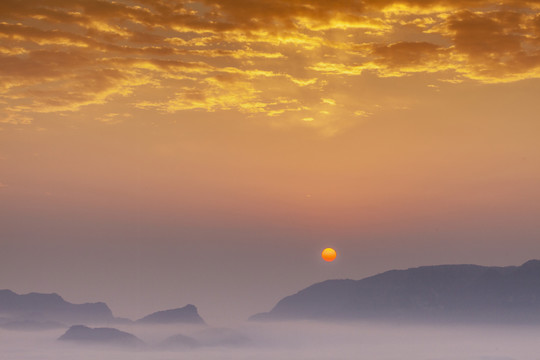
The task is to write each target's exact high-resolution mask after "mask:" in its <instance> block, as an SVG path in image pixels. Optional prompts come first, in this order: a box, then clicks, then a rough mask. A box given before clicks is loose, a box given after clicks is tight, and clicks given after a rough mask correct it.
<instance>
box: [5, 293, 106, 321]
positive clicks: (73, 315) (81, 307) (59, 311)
mask: <svg viewBox="0 0 540 360" xmlns="http://www.w3.org/2000/svg"><path fill="white" fill-rule="evenodd" d="M0 314H2V316H4V317H6V316H7V318H8V319H10V320H13V321H29V320H31V321H33V322H36V323H46V322H61V323H65V324H76V323H96V322H108V321H112V320H113V319H114V317H113V315H112V312H111V310H110V309H109V307H108V306H107V305H106V304H105V303H102V302H98V303H85V304H72V303H70V302H67V301H65V300H64V299H63V298H62V297H61V296H60V295H58V294H41V293H30V294H25V295H18V294H16V293H14V292H13V291H11V290H0Z"/></svg>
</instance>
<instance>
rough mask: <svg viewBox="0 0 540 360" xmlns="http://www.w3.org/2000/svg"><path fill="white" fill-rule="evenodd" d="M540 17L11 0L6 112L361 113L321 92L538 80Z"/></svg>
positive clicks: (459, 6)
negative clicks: (395, 80) (117, 108)
mask: <svg viewBox="0 0 540 360" xmlns="http://www.w3.org/2000/svg"><path fill="white" fill-rule="evenodd" d="M539 11H540V6H539V4H538V2H537V1H519V2H518V1H502V2H493V1H487V0H400V1H397V0H380V1H379V0H364V1H360V0H336V1H331V2H330V1H323V0H308V1H306V0H260V1H252V0H220V1H217V0H201V1H175V2H171V1H165V0H152V1H150V0H138V1H137V0H133V1H129V2H127V1H126V2H124V1H109V0H96V1H85V0H70V1H68V0H55V1H50V2H43V1H38V0H26V1H16V0H4V1H3V2H1V4H0V13H1V14H2V19H1V20H0V41H1V44H0V76H1V77H2V81H1V82H0V108H1V109H0V113H2V114H3V118H4V122H9V123H17V124H21V123H29V122H30V120H28V119H31V118H32V117H33V116H34V114H36V113H43V112H63V111H80V110H81V109H82V108H83V107H85V106H89V105H100V104H107V103H110V102H111V101H112V100H113V99H118V98H119V97H123V98H126V101H128V100H127V99H128V96H129V102H130V103H131V104H133V105H134V106H135V107H139V108H144V109H148V110H151V111H159V112H179V111H185V110H199V111H220V110H227V111H239V112H243V113H246V114H249V115H253V116H255V115H257V116H263V115H265V116H268V117H269V118H272V121H278V120H280V119H281V120H283V121H285V122H287V121H289V120H290V119H296V120H295V121H299V122H301V123H306V122H305V121H302V119H307V118H309V119H313V121H310V122H309V123H310V124H317V123H318V122H319V121H322V120H319V119H323V118H324V119H326V120H324V121H329V120H328V119H329V118H331V116H332V115H335V116H338V114H339V116H342V117H345V118H353V117H357V116H356V115H354V113H355V111H365V112H366V113H371V112H372V110H373V109H360V110H358V109H357V108H356V101H355V99H354V97H353V96H352V95H349V97H348V98H347V97H346V96H343V97H342V98H341V99H340V100H339V102H336V105H332V104H330V103H328V102H325V100H324V99H329V97H328V95H325V93H324V92H325V90H326V89H328V88H329V87H330V86H331V85H330V84H335V83H338V82H341V83H342V82H348V81H349V79H350V78H354V77H358V76H362V75H363V74H366V72H367V73H370V74H374V75H375V76H378V77H403V76H416V75H421V74H429V75H430V76H431V78H430V79H429V82H430V83H432V82H433V81H436V80H439V81H452V82H454V83H457V82H462V81H479V82H484V83H495V82H509V81H519V80H522V79H531V78H538V77H539V76H540V50H539V45H540V15H539ZM323 106H324V108H323ZM373 111H374V110H373ZM111 113H116V112H114V111H113V112H111V110H110V109H108V110H107V111H105V112H104V113H103V114H101V117H99V116H98V118H100V119H107V116H108V115H107V114H111ZM6 119H9V121H8V120H6ZM16 119H20V120H16ZM22 119H24V121H23V120H22ZM310 126H314V125H310Z"/></svg>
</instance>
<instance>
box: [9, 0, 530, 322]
mask: <svg viewBox="0 0 540 360" xmlns="http://www.w3.org/2000/svg"><path fill="white" fill-rule="evenodd" d="M539 93H540V1H538V0H520V1H508V0H502V1H483V0H444V1H443V0H399V1H398V0H363V1H360V0H334V1H323V0H319V1H316V0H304V1H299V0H286V1H285V0H258V1H255V0H220V1H216V0H201V1H187V0H176V1H165V0H163V1H162V0H152V1H150V0H138V1H127V0H126V1H124V0H118V1H109V0H107V1H105V0H96V1H84V0H69V1H66V0H47V1H41V0H40V1H38V0H25V1H17V0H4V1H2V2H1V3H0V247H1V251H0V288H8V289H11V290H13V291H15V292H18V293H28V292H32V291H35V292H47V293H51V292H57V293H59V294H60V295H62V296H63V297H64V298H65V299H66V300H68V301H71V302H76V303H79V302H90V301H105V302H106V303H107V304H108V305H109V306H110V307H111V309H112V311H113V313H114V314H115V315H116V316H123V317H129V318H139V317H142V316H144V315H146V314H148V313H150V312H153V311H157V310H164V309H168V308H174V307H181V306H184V305H185V304H187V303H192V304H195V305H196V306H197V307H198V308H199V312H200V314H201V316H202V317H203V318H205V320H206V321H207V322H209V323H214V324H219V323H225V322H229V321H243V320H245V319H246V318H247V317H248V316H250V315H252V314H254V313H257V312H262V311H268V310H270V308H271V307H272V306H273V305H274V304H275V303H276V302H277V301H278V300H279V299H281V298H282V297H284V296H286V295H289V294H292V293H295V292H297V291H299V290H301V289H302V288H304V287H306V286H309V285H311V284H313V283H315V282H318V281H323V280H326V279H333V278H352V279H360V278H363V277H366V276H370V275H374V274H376V273H379V272H382V271H386V270H390V269H396V268H397V269H399V268H408V267H415V266H421V265H433V264H442V263H452V264H454V263H475V264H481V265H499V266H504V265H519V264H521V263H523V262H525V261H527V260H529V259H532V258H540V241H539V240H540V229H539V228H538V218H540V187H539V186H538V185H539V181H540V141H539V140H540V122H539V121H538V114H539V113H540V102H539V101H538V94H539ZM326 247H333V248H335V249H336V251H337V253H338V256H337V258H336V260H335V261H334V262H331V263H326V262H325V261H323V260H322V259H321V258H320V252H321V251H322V249H324V248H326Z"/></svg>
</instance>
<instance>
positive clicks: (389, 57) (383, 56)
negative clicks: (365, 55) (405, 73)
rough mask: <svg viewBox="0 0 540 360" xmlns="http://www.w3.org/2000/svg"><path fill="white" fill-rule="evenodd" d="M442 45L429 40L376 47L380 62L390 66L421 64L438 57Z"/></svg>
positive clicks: (375, 52) (375, 51) (375, 50)
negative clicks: (428, 41)
mask: <svg viewBox="0 0 540 360" xmlns="http://www.w3.org/2000/svg"><path fill="white" fill-rule="evenodd" d="M440 51H441V49H440V47H439V46H437V45H435V44H431V43H427V42H399V43H395V44H390V45H385V46H378V47H375V49H374V51H373V53H374V54H375V55H376V56H377V57H378V58H379V59H378V60H377V62H378V63H380V64H384V65H387V66H390V67H395V68H400V67H402V66H419V65H423V64H426V63H429V62H432V61H435V60H437V59H438V56H439V52H440Z"/></svg>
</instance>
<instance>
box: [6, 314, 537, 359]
mask: <svg viewBox="0 0 540 360" xmlns="http://www.w3.org/2000/svg"><path fill="white" fill-rule="evenodd" d="M116 328H117V329H119V330H122V331H125V332H129V333H131V334H133V335H135V336H137V337H138V338H139V339H141V340H143V341H144V343H145V344H146V345H145V346H142V347H137V348H122V347H114V346H103V345H96V344H92V345H89V344H83V343H77V342H66V341H59V340H57V339H58V338H59V337H60V336H61V335H62V334H64V333H65V329H55V330H46V331H12V330H0V358H1V359H2V360H31V359H32V360H34V359H35V360H38V359H39V360H95V359H111V360H112V359H114V360H128V359H129V360H132V359H148V360H154V359H155V360H158V359H159V360H169V359H170V360H173V359H200V360H206V359H208V360H214V359H216V360H217V359H246V360H247V359H255V360H257V359H263V360H266V359H268V360H269V359H285V360H286V359H295V360H298V359H367V360H377V359H381V360H382V359H385V360H388V359H400V360H409V359H410V360H413V359H414V360H422V359H426V360H427V359H430V360H433V359H437V360H444V359H448V360H460V359H463V360H510V359H515V360H528V359H536V360H538V359H540V355H539V354H540V353H539V352H538V339H540V326H524V325H521V326H518V325H515V326H479V325H411V324H399V325H395V324H389V323H385V324H381V323H371V322H350V323H322V322H313V321H301V322H279V323H277V322H276V323H269V322H264V323H245V324H242V325H239V326H235V327H230V328H211V327H207V328H205V327H200V326H199V327H197V326H181V325H180V326H172V325H170V326H169V325H167V326H161V325H160V326H148V325H144V326H142V325H122V326H116ZM174 335H183V336H182V337H181V339H184V336H185V338H189V339H195V341H196V345H194V346H191V345H190V344H191V343H189V344H188V346H176V347H175V346H173V347H170V346H165V344H166V342H164V341H165V340H166V339H168V338H170V337H171V336H174Z"/></svg>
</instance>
